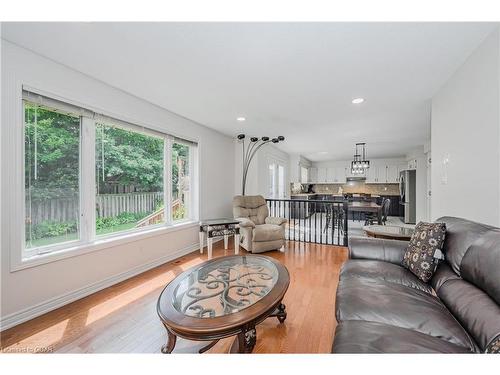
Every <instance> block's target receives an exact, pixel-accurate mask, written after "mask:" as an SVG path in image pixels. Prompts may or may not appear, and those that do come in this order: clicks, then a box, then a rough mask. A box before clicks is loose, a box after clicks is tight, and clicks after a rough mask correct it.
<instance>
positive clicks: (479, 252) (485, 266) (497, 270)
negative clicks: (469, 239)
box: [460, 230, 500, 320]
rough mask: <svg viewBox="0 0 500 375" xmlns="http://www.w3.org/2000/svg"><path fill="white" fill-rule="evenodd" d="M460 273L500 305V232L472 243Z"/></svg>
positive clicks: (492, 233)
mask: <svg viewBox="0 0 500 375" xmlns="http://www.w3.org/2000/svg"><path fill="white" fill-rule="evenodd" d="M460 273H461V274H462V277H463V279H464V280H467V281H468V282H470V283H472V284H474V285H475V286H477V287H478V288H480V289H481V290H483V291H484V292H485V293H486V294H488V295H489V296H490V297H491V298H492V299H493V300H494V301H495V302H496V303H497V304H499V305H500V230H491V231H489V232H487V233H485V234H484V235H483V236H481V237H480V238H478V239H477V240H476V241H474V242H473V243H472V245H471V246H470V247H469V249H468V250H467V252H466V253H465V255H464V257H463V258H462V263H461V265H460ZM499 320H500V319H499Z"/></svg>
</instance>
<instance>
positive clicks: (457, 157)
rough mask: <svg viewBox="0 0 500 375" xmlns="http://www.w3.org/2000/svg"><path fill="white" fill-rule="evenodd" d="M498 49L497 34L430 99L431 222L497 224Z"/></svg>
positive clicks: (499, 206) (499, 173) (499, 187)
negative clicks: (444, 219)
mask: <svg viewBox="0 0 500 375" xmlns="http://www.w3.org/2000/svg"><path fill="white" fill-rule="evenodd" d="M499 47H500V46H499V31H498V29H497V30H496V31H495V32H493V33H492V34H490V35H489V36H488V37H487V38H486V39H485V41H484V42H483V43H482V44H481V45H480V46H479V47H478V48H477V49H476V50H475V51H474V52H473V53H472V54H471V56H470V57H469V58H468V59H467V60H466V61H465V62H464V64H463V65H462V66H461V67H460V68H459V69H458V70H457V72H455V74H454V75H453V76H452V77H451V78H450V79H449V80H448V82H447V83H446V84H445V85H444V86H443V87H442V88H441V89H440V90H439V91H438V93H437V94H436V95H435V96H434V97H433V99H432V124H431V149H432V166H431V186H432V198H431V214H432V219H433V220H435V219H437V218H439V217H440V216H444V215H451V216H459V217H465V218H467V219H471V220H474V221H479V222H482V223H486V224H491V225H495V226H499V225H500V214H499V211H500V180H499V179H500V157H499V149H500V128H499V127H500V124H499V108H500V105H499V104H500V95H499V89H500V87H499V69H500V59H499V50H500V48H499ZM446 163H447V164H446Z"/></svg>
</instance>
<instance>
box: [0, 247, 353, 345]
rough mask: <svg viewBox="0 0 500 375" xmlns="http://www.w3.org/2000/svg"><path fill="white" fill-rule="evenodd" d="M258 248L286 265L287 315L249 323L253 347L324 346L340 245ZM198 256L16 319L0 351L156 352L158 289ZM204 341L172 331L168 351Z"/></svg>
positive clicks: (160, 332) (160, 331) (161, 338)
mask: <svg viewBox="0 0 500 375" xmlns="http://www.w3.org/2000/svg"><path fill="white" fill-rule="evenodd" d="M229 246H230V249H231V248H232V243H231V241H230V244H229ZM242 253H245V250H243V249H242ZM231 254H233V250H227V251H225V250H224V249H223V246H222V243H221V242H219V243H217V245H214V257H218V256H223V255H231ZM265 255H268V256H271V257H273V258H275V259H277V260H279V261H280V262H282V263H283V264H284V265H285V266H286V267H287V268H288V270H289V272H290V278H291V280H290V287H289V289H288V292H287V294H286V295H285V298H284V301H283V302H284V303H285V304H286V306H287V313H288V317H287V319H286V321H285V323H284V324H282V325H280V324H279V323H278V320H277V319H276V318H269V319H267V320H265V321H264V322H263V323H261V324H260V325H259V326H258V327H257V344H256V346H255V349H254V353H329V352H330V349H331V344H332V340H333V334H334V331H335V326H336V321H335V316H334V304H335V291H336V288H337V282H338V273H339V270H340V266H341V265H342V263H343V262H344V261H345V260H346V259H347V249H346V248H343V247H337V246H329V245H318V244H306V243H297V242H289V243H288V244H287V245H286V247H285V251H284V252H283V253H281V252H278V251H273V252H268V253H265ZM204 260H206V251H205V254H203V255H200V254H199V252H197V251H196V252H193V253H191V254H188V255H186V256H184V257H182V258H179V259H176V260H174V261H172V262H169V263H165V264H163V265H161V266H159V267H156V268H154V269H152V270H150V271H147V272H145V273H143V274H140V275H138V276H135V277H133V278H131V279H129V280H126V281H124V282H121V283H119V284H116V285H114V286H112V287H109V288H107V289H104V290H102V291H100V292H97V293H95V294H92V295H90V296H88V297H86V298H83V299H81V300H78V301H75V302H73V303H71V304H69V305H67V306H64V307H61V308H59V309H57V310H54V311H52V312H49V313H47V314H45V315H42V316H40V317H38V318H36V319H33V320H31V321H28V322H26V323H23V324H20V325H18V326H16V327H13V328H11V329H9V330H6V331H5V332H2V333H1V337H0V340H1V344H0V347H1V348H2V351H3V352H37V351H40V350H42V351H53V352H60V353H67V352H71V353H118V352H122V353H160V348H161V346H162V345H163V344H164V342H165V339H166V332H165V330H164V328H163V326H162V324H161V323H160V320H159V318H158V316H157V315H156V301H157V299H158V296H159V294H160V292H161V290H162V288H163V287H164V286H165V284H166V283H168V282H169V281H170V280H172V279H173V278H174V277H175V276H176V275H178V274H179V273H181V272H182V271H184V270H186V269H188V268H190V267H192V266H194V265H196V264H199V263H201V262H203V261H204ZM232 341H233V338H227V339H224V340H221V341H219V342H218V343H217V344H216V345H215V346H214V347H213V348H211V349H210V350H209V351H208V352H207V353H227V352H228V350H229V348H230V346H231V343H232ZM204 345H206V343H198V342H193V341H188V340H183V339H179V340H178V343H177V345H176V350H175V351H174V353H179V352H181V353H182V352H184V353H192V352H196V350H197V349H199V348H200V347H202V346H204Z"/></svg>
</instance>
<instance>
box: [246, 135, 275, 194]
mask: <svg viewBox="0 0 500 375" xmlns="http://www.w3.org/2000/svg"><path fill="white" fill-rule="evenodd" d="M236 138H237V139H238V142H240V143H241V145H242V148H243V153H242V159H243V174H242V180H241V194H242V195H245V188H246V183H247V174H248V168H249V167H250V163H251V162H252V159H253V157H254V156H255V154H256V153H257V151H259V149H260V148H261V147H262V146H264V145H266V144H268V143H279V142H283V141H284V140H285V137H283V136H282V135H280V136H278V137H276V138H269V137H261V138H257V137H250V138H249V141H248V142H246V140H247V138H246V136H245V134H238V136H237V137H236Z"/></svg>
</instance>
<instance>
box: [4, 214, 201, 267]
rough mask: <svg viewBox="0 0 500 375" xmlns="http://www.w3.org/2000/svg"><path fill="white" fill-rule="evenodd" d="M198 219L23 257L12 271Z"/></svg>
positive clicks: (181, 226)
mask: <svg viewBox="0 0 500 375" xmlns="http://www.w3.org/2000/svg"><path fill="white" fill-rule="evenodd" d="M198 225H199V223H198V221H193V220H190V221H187V222H186V221H184V222H182V223H176V224H173V225H169V226H168V227H166V226H163V227H159V228H158V227H156V228H152V229H149V230H144V231H140V232H134V233H127V234H123V235H121V236H112V237H106V238H98V239H96V240H95V241H93V242H89V243H85V244H78V245H76V246H71V247H67V248H65V249H62V250H57V251H53V252H50V253H45V254H39V255H33V256H30V257H29V258H24V259H22V260H21V261H20V262H19V263H13V264H11V267H10V271H11V272H16V271H20V270H23V269H26V268H31V267H36V266H39V265H42V264H47V263H51V262H56V261H58V260H62V259H67V258H72V257H76V256H80V255H84V254H88V253H92V252H95V251H100V250H104V249H107V248H110V247H116V246H119V245H121V244H124V243H131V242H136V241H140V240H143V239H146V238H150V237H155V236H159V235H163V234H167V233H172V232H176V231H179V230H184V229H189V228H194V227H198Z"/></svg>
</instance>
